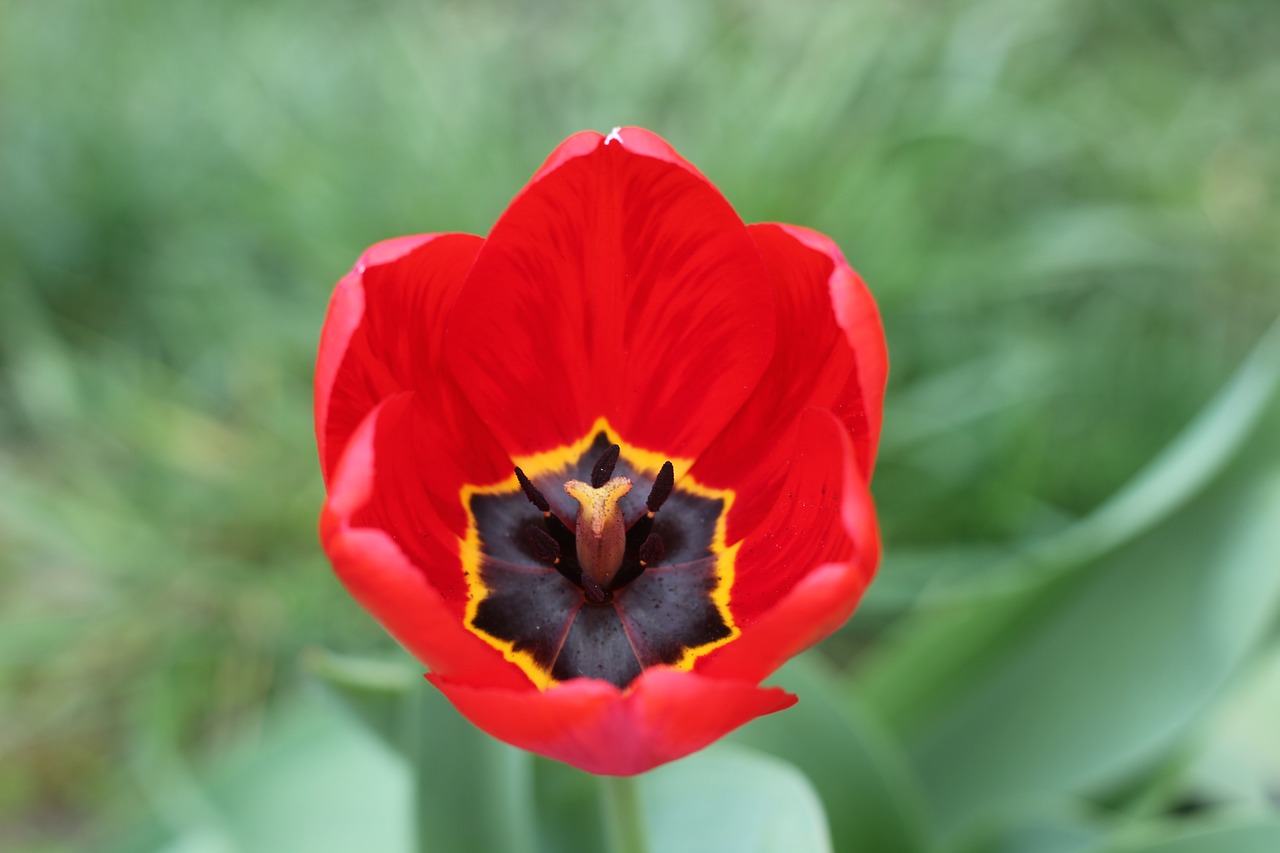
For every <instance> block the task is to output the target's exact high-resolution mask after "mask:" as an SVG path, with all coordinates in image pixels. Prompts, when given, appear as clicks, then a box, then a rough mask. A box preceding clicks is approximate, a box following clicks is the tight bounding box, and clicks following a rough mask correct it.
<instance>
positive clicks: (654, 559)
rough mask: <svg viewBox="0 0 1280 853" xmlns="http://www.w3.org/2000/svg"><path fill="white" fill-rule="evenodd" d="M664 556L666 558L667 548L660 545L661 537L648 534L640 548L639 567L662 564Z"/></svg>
mask: <svg viewBox="0 0 1280 853" xmlns="http://www.w3.org/2000/svg"><path fill="white" fill-rule="evenodd" d="M665 556H667V548H666V546H665V545H663V544H662V537H661V536H659V535H658V534H656V533H650V534H649V536H648V537H647V538H646V539H645V540H644V544H643V545H641V546H640V567H641V568H646V567H648V566H651V565H653V564H654V563H659V562H662V558H663V557H665Z"/></svg>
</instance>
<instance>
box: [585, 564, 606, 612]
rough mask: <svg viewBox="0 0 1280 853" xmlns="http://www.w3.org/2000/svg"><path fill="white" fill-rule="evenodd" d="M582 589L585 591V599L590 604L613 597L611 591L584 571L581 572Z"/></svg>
mask: <svg viewBox="0 0 1280 853" xmlns="http://www.w3.org/2000/svg"><path fill="white" fill-rule="evenodd" d="M582 591H583V592H584V593H586V597H587V601H589V602H591V603H592V604H604V603H606V602H608V601H610V600H611V599H612V598H613V593H611V592H609V590H607V589H605V588H604V587H602V586H600V583H599V582H598V581H597V580H596V579H595V578H593V577H591V575H589V574H587V573H586V572H583V573H582Z"/></svg>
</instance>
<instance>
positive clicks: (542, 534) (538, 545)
mask: <svg viewBox="0 0 1280 853" xmlns="http://www.w3.org/2000/svg"><path fill="white" fill-rule="evenodd" d="M524 536H525V539H526V540H527V541H528V542H529V550H530V551H532V552H533V558H534V559H535V560H537V561H538V562H539V563H546V564H547V565H548V566H554V565H555V564H556V563H559V562H560V543H559V542H557V541H556V540H555V537H553V536H552V535H551V534H550V533H548V532H547V531H545V530H543V529H542V528H541V527H538V526H537V525H534V524H530V525H529V526H527V527H525V529H524Z"/></svg>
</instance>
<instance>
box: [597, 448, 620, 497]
mask: <svg viewBox="0 0 1280 853" xmlns="http://www.w3.org/2000/svg"><path fill="white" fill-rule="evenodd" d="M621 453H622V448H621V447H619V446H618V445H616V444H611V445H609V447H608V449H606V450H605V452H604V453H601V454H600V458H599V459H597V460H596V465H595V467H594V468H592V469H591V487H592V488H593V489H598V488H600V487H601V486H603V485H604V484H605V483H607V482H609V478H610V477H612V476H613V468H614V466H615V465H617V464H618V456H619V455H620V454H621Z"/></svg>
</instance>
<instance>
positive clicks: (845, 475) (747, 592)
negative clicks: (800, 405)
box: [700, 409, 880, 678]
mask: <svg viewBox="0 0 1280 853" xmlns="http://www.w3.org/2000/svg"><path fill="white" fill-rule="evenodd" d="M792 454H793V461H792V464H791V468H790V470H789V471H788V472H787V477H786V480H785V481H784V482H783V484H782V486H781V487H780V490H779V493H778V499H777V501H776V502H775V503H774V505H773V508H772V509H770V511H769V513H768V515H767V516H766V517H765V518H764V520H763V521H762V523H761V524H760V525H759V526H758V527H757V528H756V529H755V530H753V531H752V532H751V533H750V534H748V536H747V537H746V539H744V540H743V541H742V543H741V544H740V545H739V546H738V552H737V557H736V558H735V560H734V582H733V589H732V592H731V594H730V600H729V607H730V610H731V611H732V612H733V615H734V618H735V619H736V620H737V621H738V626H739V627H740V628H741V629H742V636H741V637H739V638H738V639H736V640H734V641H733V642H731V643H727V644H726V645H724V646H723V647H721V648H720V649H717V650H716V651H714V652H712V653H711V654H710V655H709V656H708V657H707V658H705V659H704V663H702V664H700V668H701V666H703V665H706V666H711V665H712V661H713V660H714V659H716V658H734V659H736V658H739V657H753V656H756V655H759V654H762V652H761V650H760V649H759V648H757V647H758V645H759V644H758V643H757V642H755V641H753V640H752V639H751V635H752V634H753V633H754V632H755V631H756V630H758V629H761V627H762V626H765V625H766V623H767V624H768V625H777V626H779V627H776V628H770V629H769V630H771V631H774V633H777V631H782V632H783V633H786V632H788V631H793V632H795V633H796V635H797V636H799V637H801V638H802V639H801V640H799V641H797V642H796V643H792V644H782V646H781V647H780V648H781V649H782V651H781V652H780V653H779V654H780V656H779V657H778V658H777V663H780V662H781V661H782V660H785V659H786V658H787V657H789V656H790V655H792V654H795V653H796V652H798V651H800V650H801V649H802V648H805V647H807V646H808V645H811V644H812V643H813V642H816V640H817V639H820V638H821V637H822V636H825V635H826V633H829V632H830V630H832V629H834V628H835V627H836V626H837V625H839V624H840V623H841V622H843V621H844V620H845V619H847V618H848V617H849V614H850V613H852V612H853V608H854V606H855V605H856V604H857V602H858V599H859V598H860V597H861V593H862V590H863V589H864V588H865V587H866V585H867V584H869V583H870V582H871V578H872V576H873V575H874V574H875V568H876V564H877V563H878V562H879V559H880V536H879V532H878V529H877V527H876V519H875V507H874V505H873V503H872V500H871V494H870V492H869V491H868V489H867V482H866V480H865V479H864V478H863V476H862V473H861V471H860V470H859V468H858V465H857V462H856V460H855V450H854V446H853V442H852V439H851V438H850V436H849V434H848V432H847V431H846V430H845V429H844V428H843V425H842V423H841V422H840V421H839V420H838V419H837V418H836V417H835V416H834V415H832V414H831V413H830V412H828V411H824V410H819V409H808V410H806V411H805V412H804V414H803V415H802V416H801V419H800V423H799V428H798V432H797V440H796V443H795V445H794V448H793V450H792ZM825 563H840V564H847V565H848V566H849V567H851V570H852V571H853V573H854V574H855V576H856V578H853V579H850V580H849V582H848V584H846V585H844V586H841V587H840V588H841V589H843V590H844V591H845V592H846V593H848V594H846V595H844V596H842V597H831V598H822V597H819V598H818V599H816V600H813V601H810V600H809V599H808V598H804V597H801V598H800V599H795V600H793V599H791V598H784V596H786V595H787V594H788V593H789V592H791V591H792V588H793V587H795V586H796V585H797V584H798V583H799V582H800V581H801V579H802V578H804V577H805V576H806V575H807V574H809V573H810V572H812V571H813V570H815V569H816V568H817V567H819V566H821V565H823V564H825ZM811 605H816V606H818V607H820V608H825V611H824V612H826V613H829V614H830V615H831V618H830V620H828V619H827V618H826V617H825V616H822V614H820V613H814V612H812V611H811V610H808V609H805V608H809V607H810V606H811ZM793 606H796V607H801V608H802V610H803V612H804V613H806V614H807V615H805V616H804V617H803V620H801V619H799V618H797V619H796V620H795V621H794V623H793V622H792V621H791V620H792V617H791V616H790V615H789V614H790V611H789V610H788V607H793ZM828 622H830V625H829V628H828V627H827V625H828ZM810 636H812V637H815V639H808V638H809V637H810ZM777 663H774V664H773V665H772V666H770V667H768V668H766V669H763V670H761V672H760V675H758V676H756V677H757V678H761V677H763V675H764V674H766V673H768V672H770V671H772V668H773V667H774V666H777ZM713 669H714V668H713Z"/></svg>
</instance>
